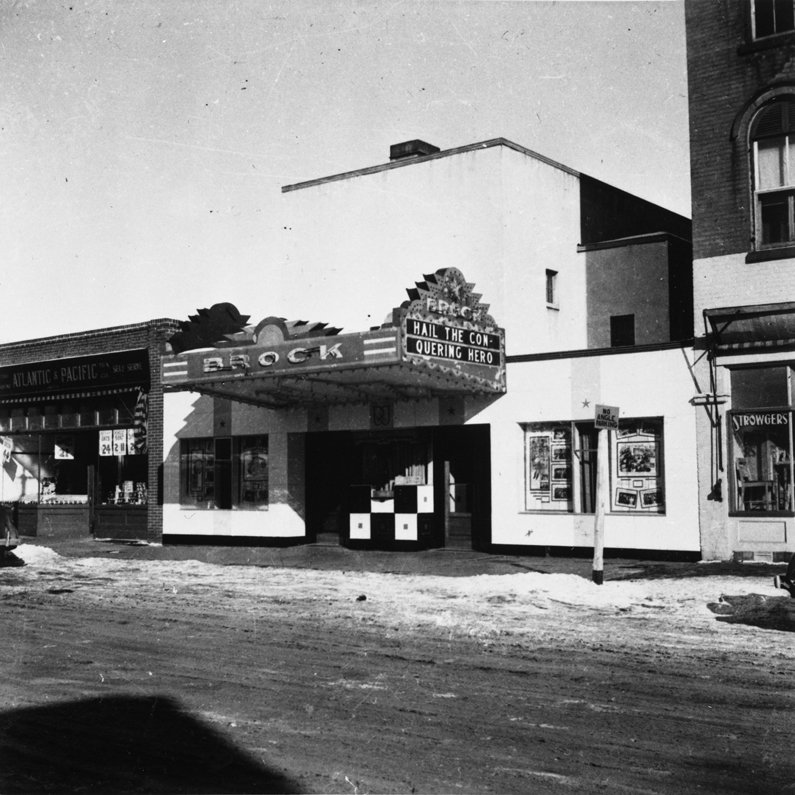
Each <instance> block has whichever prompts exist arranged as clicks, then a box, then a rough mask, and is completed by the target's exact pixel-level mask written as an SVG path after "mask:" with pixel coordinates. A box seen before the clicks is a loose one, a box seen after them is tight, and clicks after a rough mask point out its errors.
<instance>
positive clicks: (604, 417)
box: [591, 405, 618, 585]
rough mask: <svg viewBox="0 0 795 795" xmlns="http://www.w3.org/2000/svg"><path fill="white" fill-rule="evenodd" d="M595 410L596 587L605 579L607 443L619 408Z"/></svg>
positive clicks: (608, 466)
mask: <svg viewBox="0 0 795 795" xmlns="http://www.w3.org/2000/svg"><path fill="white" fill-rule="evenodd" d="M594 408H595V411H596V415H595V417H594V425H595V426H596V428H597V430H598V431H599V433H598V439H597V443H596V514H595V516H594V527H593V567H592V573H591V579H592V580H593V581H594V583H596V585H601V584H602V583H603V582H604V579H605V572H604V549H605V510H606V506H607V498H608V491H609V489H610V462H609V460H608V459H609V450H608V444H607V442H608V434H609V432H610V431H611V430H615V431H617V430H618V407H617V406H600V405H597V406H595V407H594Z"/></svg>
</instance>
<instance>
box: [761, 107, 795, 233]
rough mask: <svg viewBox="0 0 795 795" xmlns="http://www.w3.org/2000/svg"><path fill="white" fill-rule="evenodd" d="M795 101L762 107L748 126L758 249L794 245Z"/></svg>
mask: <svg viewBox="0 0 795 795" xmlns="http://www.w3.org/2000/svg"><path fill="white" fill-rule="evenodd" d="M793 133H795V97H790V96H784V97H778V98H776V99H774V100H773V101H772V102H769V103H768V104H767V105H765V106H764V107H763V108H762V109H761V110H760V111H759V112H758V113H757V114H756V117H755V118H754V120H753V123H752V124H751V145H752V150H753V158H754V197H755V212H756V217H755V225H756V243H757V246H758V247H771V246H781V245H789V244H791V243H792V242H793V241H795V157H794V156H793V149H794V148H795V135H793Z"/></svg>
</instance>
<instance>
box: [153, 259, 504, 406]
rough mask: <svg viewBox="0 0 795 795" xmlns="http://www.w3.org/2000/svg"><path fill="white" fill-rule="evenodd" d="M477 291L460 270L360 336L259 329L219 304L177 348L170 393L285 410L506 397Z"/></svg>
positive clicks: (292, 324) (185, 330)
mask: <svg viewBox="0 0 795 795" xmlns="http://www.w3.org/2000/svg"><path fill="white" fill-rule="evenodd" d="M473 287H474V285H472V284H469V283H468V282H467V281H466V280H465V279H464V277H463V275H462V274H461V272H460V271H458V270H457V269H456V268H445V269H442V270H439V271H437V272H436V273H435V274H433V275H431V276H426V277H425V281H423V282H419V283H417V287H416V288H412V289H411V290H409V291H408V293H409V298H410V300H409V301H407V302H405V303H404V304H403V305H402V306H401V307H398V308H397V309H395V310H394V311H393V313H392V322H391V323H386V324H385V325H383V326H381V327H380V328H375V329H371V330H370V331H366V332H361V333H354V334H342V333H340V329H337V328H331V327H328V326H327V325H326V324H325V323H309V322H306V321H286V320H284V319H283V318H277V317H268V318H265V320H263V321H261V322H260V323H258V324H257V325H256V326H251V325H249V324H248V323H247V321H248V318H249V316H248V315H241V314H240V313H239V312H238V310H237V309H236V308H235V307H234V306H233V305H232V304H215V305H214V306H212V307H210V308H209V309H201V310H198V312H197V314H196V315H193V316H191V318H190V320H189V321H187V322H184V323H182V324H181V328H180V331H179V332H177V334H175V335H174V336H173V337H172V338H171V340H170V341H169V343H170V346H171V351H170V352H168V353H167V354H166V355H165V356H164V357H163V358H162V365H161V378H162V383H163V386H164V387H165V388H166V389H195V390H197V391H204V392H208V393H214V394H217V395H221V394H224V395H225V396H227V397H233V398H238V399H241V400H249V401H252V402H255V403H257V402H259V403H260V404H261V405H273V406H276V407H279V406H287V405H294V404H297V403H299V402H300V401H302V400H303V401H304V402H305V403H311V402H315V403H322V402H334V401H338V402H339V401H344V400H351V401H357V400H358V401H360V402H370V403H372V401H373V400H374V399H376V398H382V399H384V400H389V399H392V400H394V399H397V398H400V397H401V396H402V395H411V396H415V395H416V396H424V397H430V396H433V395H436V394H441V393H443V394H449V393H451V392H461V393H463V394H466V393H469V394H484V393H495V392H504V391H505V340H504V332H503V330H502V329H500V328H498V327H497V325H496V324H495V322H494V320H493V319H492V318H491V316H490V315H489V314H488V305H487V304H482V303H481V302H480V295H478V294H477V293H475V292H473ZM379 368H380V369H379ZM258 396H259V397H258Z"/></svg>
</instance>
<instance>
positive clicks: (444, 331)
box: [402, 268, 505, 391]
mask: <svg viewBox="0 0 795 795" xmlns="http://www.w3.org/2000/svg"><path fill="white" fill-rule="evenodd" d="M473 290H474V284H471V283H469V282H467V281H466V279H465V278H464V276H463V274H462V273H461V271H459V270H458V269H457V268H442V269H440V270H438V271H436V273H434V274H431V275H429V276H425V281H424V282H417V287H416V288H415V289H410V290H409V291H408V293H409V296H410V298H411V299H412V300H411V301H410V302H409V303H408V305H407V306H405V309H404V313H403V319H402V328H403V350H404V355H405V357H406V358H407V359H409V360H414V361H424V362H428V363H432V365H433V366H434V367H436V368H439V369H440V370H442V371H446V372H448V373H455V374H456V375H457V376H459V377H462V378H465V379H470V380H472V381H473V382H479V383H480V384H481V385H482V386H484V387H485V388H487V389H488V390H489V391H505V335H504V332H503V330H502V329H501V328H499V327H498V326H497V325H496V323H495V322H494V319H493V318H492V317H491V315H489V314H488V308H489V307H488V304H484V303H481V301H480V298H481V296H480V294H479V293H475V292H474V291H473Z"/></svg>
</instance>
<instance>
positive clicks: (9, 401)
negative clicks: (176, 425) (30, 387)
mask: <svg viewBox="0 0 795 795" xmlns="http://www.w3.org/2000/svg"><path fill="white" fill-rule="evenodd" d="M142 389H144V387H143V386H124V387H115V388H112V389H92V390H91V391H82V392H44V393H41V394H38V395H22V396H16V397H5V396H2V395H0V406H12V405H15V404H20V403H21V404H25V405H27V404H28V403H58V402H61V401H64V400H84V399H86V398H95V397H98V396H102V395H124V394H128V393H130V392H136V393H137V392H140V391H141V390H142Z"/></svg>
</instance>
